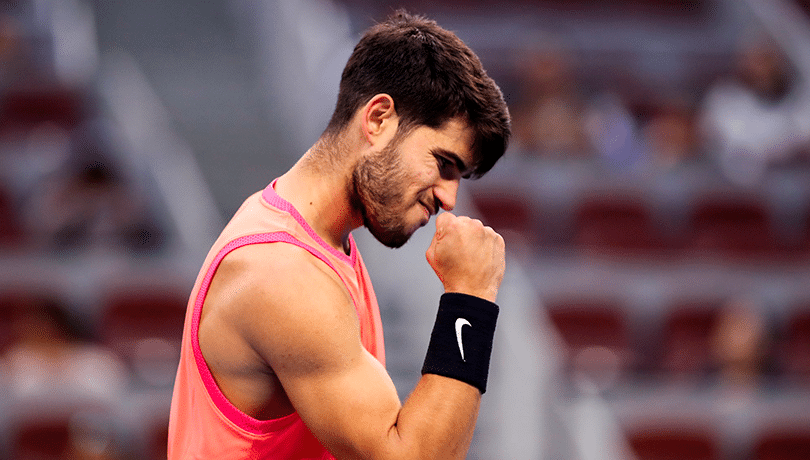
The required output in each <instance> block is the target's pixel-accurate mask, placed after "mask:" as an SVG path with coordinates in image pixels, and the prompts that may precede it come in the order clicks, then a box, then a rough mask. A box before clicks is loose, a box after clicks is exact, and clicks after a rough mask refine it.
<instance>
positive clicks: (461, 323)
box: [456, 318, 472, 362]
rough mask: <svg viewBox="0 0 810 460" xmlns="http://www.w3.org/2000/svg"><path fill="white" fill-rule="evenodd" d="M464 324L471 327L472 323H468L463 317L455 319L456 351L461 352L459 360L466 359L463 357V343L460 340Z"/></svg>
mask: <svg viewBox="0 0 810 460" xmlns="http://www.w3.org/2000/svg"><path fill="white" fill-rule="evenodd" d="M464 326H470V327H472V324H470V322H469V321H467V320H466V319H464V318H458V319H456V340H457V341H458V351H460V352H461V360H462V361H464V362H467V360H466V359H464V344H463V343H462V342H461V328H462V327H464Z"/></svg>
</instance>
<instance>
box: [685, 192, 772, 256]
mask: <svg viewBox="0 0 810 460" xmlns="http://www.w3.org/2000/svg"><path fill="white" fill-rule="evenodd" d="M770 219H771V215H770V210H769V209H768V206H767V205H766V204H765V203H764V202H762V201H761V200H760V199H758V198H755V197H749V196H726V195H710V196H704V197H701V198H699V199H698V200H697V201H696V202H695V203H694V205H693V208H692V211H691V216H690V221H689V230H688V232H689V234H688V235H687V241H686V245H687V247H688V248H689V249H691V250H693V251H695V252H698V253H702V254H708V255H711V256H720V257H730V258H734V259H736V258H748V257H758V256H773V255H776V253H777V250H778V249H779V243H778V241H777V238H776V237H775V235H774V232H773V229H772V227H771V221H770Z"/></svg>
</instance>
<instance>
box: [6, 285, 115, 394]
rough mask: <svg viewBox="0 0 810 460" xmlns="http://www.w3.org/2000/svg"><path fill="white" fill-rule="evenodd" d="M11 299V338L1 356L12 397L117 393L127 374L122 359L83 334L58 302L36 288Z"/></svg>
mask: <svg viewBox="0 0 810 460" xmlns="http://www.w3.org/2000/svg"><path fill="white" fill-rule="evenodd" d="M14 303H15V308H14V319H13V320H12V336H13V339H12V344H11V345H10V346H9V347H8V350H7V351H6V353H5V354H4V355H3V356H1V357H0V362H2V363H3V368H4V369H5V374H6V378H7V382H8V387H9V391H10V395H11V397H12V399H16V400H20V399H30V398H37V397H45V396H49V397H63V396H65V395H70V396H76V397H80V398H86V399H89V400H102V401H111V400H115V399H116V398H117V397H119V396H120V394H121V391H122V390H123V389H124V388H125V385H126V379H127V374H126V368H125V367H124V365H123V363H122V362H121V361H120V359H119V358H118V357H117V356H115V355H113V354H112V353H111V352H110V351H108V350H107V349H105V348H103V347H100V346H98V345H96V344H93V343H91V342H90V341H89V340H87V339H86V336H87V335H88V334H87V333H86V332H84V331H82V330H81V328H80V327H78V326H77V324H76V322H75V320H73V318H71V316H70V314H69V312H68V311H67V310H66V308H65V307H64V306H63V305H62V304H60V303H59V302H58V301H57V300H54V299H51V298H48V297H45V296H41V295H35V294H31V295H20V296H18V297H17V298H16V300H15V302H14Z"/></svg>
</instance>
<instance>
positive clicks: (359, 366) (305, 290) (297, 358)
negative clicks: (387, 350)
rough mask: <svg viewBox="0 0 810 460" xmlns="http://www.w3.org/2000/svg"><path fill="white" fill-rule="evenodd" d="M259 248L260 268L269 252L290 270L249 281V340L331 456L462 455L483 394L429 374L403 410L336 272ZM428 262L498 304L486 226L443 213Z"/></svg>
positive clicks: (498, 261) (498, 266) (462, 288)
mask: <svg viewBox="0 0 810 460" xmlns="http://www.w3.org/2000/svg"><path fill="white" fill-rule="evenodd" d="M256 249H258V250H257V251H254V252H253V254H252V256H251V258H254V259H255V260H256V261H257V262H259V263H261V262H260V261H262V260H264V261H266V260H268V257H267V256H268V255H269V254H262V253H263V252H267V251H270V252H273V253H274V254H273V259H274V261H276V262H277V261H278V260H279V256H284V258H283V259H282V260H285V261H286V262H285V265H286V266H285V267H279V266H277V265H276V266H275V267H272V268H271V267H269V265H272V264H269V263H266V264H267V265H268V267H267V269H268V270H271V274H270V275H271V276H272V277H273V278H274V280H275V282H274V283H273V284H274V286H275V287H274V288H270V287H266V288H262V287H260V286H267V284H265V283H258V282H256V283H251V285H252V286H255V287H254V288H252V289H249V290H247V291H245V293H246V294H249V295H245V296H240V297H242V299H243V301H245V302H249V305H247V306H246V308H247V310H246V312H248V314H247V315H246V316H245V318H249V319H250V320H249V321H245V323H244V329H243V330H244V331H245V334H246V339H247V340H248V342H250V343H251V344H252V346H253V347H254V348H255V349H256V350H257V352H258V353H259V354H260V355H261V356H262V357H263V359H264V360H266V361H267V362H268V363H269V364H270V366H271V367H272V369H273V371H274V372H275V374H276V376H277V377H278V379H279V380H280V382H281V384H282V386H283V387H284V390H285V391H286V393H287V396H288V397H289V399H290V401H291V402H292V404H293V406H294V407H295V409H296V411H297V412H298V413H299V415H300V416H301V418H302V419H303V420H304V422H305V423H306V424H307V426H308V427H309V428H310V430H311V431H312V432H313V433H314V434H315V436H316V437H317V438H318V439H319V440H320V441H321V442H322V443H323V444H324V445H325V446H326V447H327V449H329V450H330V451H331V452H332V453H333V454H334V455H335V456H336V457H338V458H341V459H343V458H369V459H389V458H390V459H411V458H414V459H416V458H464V457H465V455H466V452H467V449H468V448H469V444H470V441H471V439H472V434H473V430H474V428H475V421H476V418H477V414H478V407H479V403H480V399H481V391H480V390H479V389H478V388H476V387H474V386H472V385H469V384H467V383H464V382H462V381H460V380H455V379H452V378H447V377H442V376H439V375H434V374H425V375H424V376H423V377H422V379H421V380H420V381H419V383H418V384H417V386H416V388H415V389H414V391H413V393H412V394H411V395H410V396H409V398H408V399H407V401H406V402H405V403H404V405H403V404H401V403H400V401H399V398H398V396H397V393H396V389H395V387H394V385H393V383H392V381H391V379H390V377H389V376H388V374H387V372H386V371H385V369H384V368H383V366H382V365H381V364H380V363H379V362H378V361H377V360H376V359H375V358H374V357H373V356H372V355H371V354H370V353H368V352H367V351H366V350H365V349H364V348H363V346H362V344H361V342H360V331H359V325H358V322H357V318H356V315H355V312H354V306H353V305H352V302H351V299H350V298H349V296H348V294H347V292H346V290H345V288H344V287H343V285H342V284H341V282H340V280H339V279H338V278H337V277H336V276H335V274H334V273H333V272H331V270H330V269H328V268H326V267H325V266H324V265H323V264H321V263H320V262H319V261H317V260H315V259H314V258H312V257H307V256H304V254H301V253H300V252H301V251H303V250H302V249H300V248H297V247H294V246H288V245H268V246H265V247H264V248H261V249H260V248H258V247H257V248H256ZM278 251H282V252H289V254H286V255H285V254H278ZM428 260H429V262H430V263H431V266H433V268H434V270H436V272H437V274H438V275H439V277H440V279H441V280H442V282H443V283H444V285H445V288H446V290H447V291H448V292H459V293H464V294H470V295H475V296H477V297H481V298H485V299H487V300H494V299H495V295H496V294H497V289H498V285H499V284H500V279H501V277H502V275H503V240H502V239H501V238H500V237H499V236H498V235H497V234H495V233H494V232H493V231H492V230H491V229H487V228H484V227H483V225H481V224H480V222H477V221H472V220H470V219H466V218H456V217H455V216H452V215H449V214H442V215H441V216H439V218H438V219H437V234H436V237H435V238H434V241H433V243H432V244H431V248H430V249H429V250H428ZM262 268H264V267H262ZM481 272H485V273H483V274H482V273H481ZM267 275H268V273H267V272H265V273H264V275H263V276H267ZM462 278H464V280H462ZM256 281H258V280H256ZM280 286H281V287H283V288H281V289H279V287H280ZM415 288H418V287H415Z"/></svg>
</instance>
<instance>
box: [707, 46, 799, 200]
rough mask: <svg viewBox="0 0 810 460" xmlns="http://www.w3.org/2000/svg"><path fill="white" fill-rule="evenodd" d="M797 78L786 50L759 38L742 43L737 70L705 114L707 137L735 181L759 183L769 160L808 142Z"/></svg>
mask: <svg viewBox="0 0 810 460" xmlns="http://www.w3.org/2000/svg"><path fill="white" fill-rule="evenodd" d="M797 77H798V76H797V75H796V74H795V71H794V69H793V68H792V67H791V65H790V64H789V62H788V61H787V59H786V56H785V55H784V54H783V53H782V52H781V50H780V49H778V48H777V47H776V45H775V44H774V43H773V42H771V41H770V40H768V39H763V38H759V39H757V40H755V41H753V42H745V43H743V45H742V46H741V47H740V49H739V51H738V55H737V63H736V73H735V74H734V75H733V76H730V77H729V78H725V79H722V80H720V81H718V82H717V83H716V84H715V85H714V86H713V87H711V88H710V90H709V92H708V93H707V95H706V97H705V99H704V101H703V105H702V113H701V125H702V130H703V135H704V136H705V139H704V140H705V142H706V143H707V148H708V149H709V151H712V152H714V154H715V155H716V156H717V158H716V161H717V163H718V165H719V167H720V168H721V170H722V172H723V174H724V175H725V176H726V177H727V178H728V179H729V180H730V181H732V182H734V183H737V184H741V185H753V184H756V183H757V182H758V181H759V179H760V178H761V176H762V174H763V173H764V172H765V170H766V169H767V167H768V166H769V165H772V164H775V163H779V162H787V161H790V160H792V159H794V158H795V157H796V155H797V154H798V153H799V152H800V151H801V150H802V149H805V148H806V147H807V145H808V140H809V139H810V136H809V134H810V133H807V132H806V130H805V129H803V128H802V126H803V123H802V122H801V117H802V116H806V114H805V113H804V111H805V110H806V109H805V108H803V107H802V106H801V101H800V95H799V93H800V91H799V85H798V81H797V80H798V79H797Z"/></svg>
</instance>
